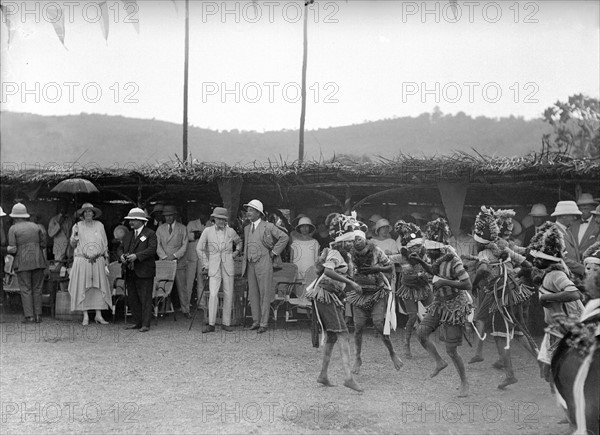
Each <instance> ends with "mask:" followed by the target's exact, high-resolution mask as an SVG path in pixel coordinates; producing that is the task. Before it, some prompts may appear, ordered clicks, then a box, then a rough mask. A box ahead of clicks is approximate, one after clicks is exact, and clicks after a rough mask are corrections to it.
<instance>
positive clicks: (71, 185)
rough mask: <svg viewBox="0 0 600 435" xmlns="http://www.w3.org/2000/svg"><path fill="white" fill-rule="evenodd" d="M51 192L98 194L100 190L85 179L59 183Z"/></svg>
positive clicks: (72, 179) (73, 179)
mask: <svg viewBox="0 0 600 435" xmlns="http://www.w3.org/2000/svg"><path fill="white" fill-rule="evenodd" d="M51 192H58V193H72V194H77V193H94V192H98V189H97V188H96V186H94V184H93V183H92V182H91V181H89V180H86V179H84V178H69V179H68V180H63V181H61V182H60V183H58V184H57V185H56V186H54V188H52V190H51Z"/></svg>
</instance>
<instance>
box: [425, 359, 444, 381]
mask: <svg viewBox="0 0 600 435" xmlns="http://www.w3.org/2000/svg"><path fill="white" fill-rule="evenodd" d="M446 367H448V363H447V362H446V361H442V362H441V363H439V364H437V365H436V366H435V370H434V371H433V372H432V373H431V374H430V375H429V377H430V378H435V377H436V376H437V375H438V374H439V373H440V372H441V371H442V370H444V369H445V368H446Z"/></svg>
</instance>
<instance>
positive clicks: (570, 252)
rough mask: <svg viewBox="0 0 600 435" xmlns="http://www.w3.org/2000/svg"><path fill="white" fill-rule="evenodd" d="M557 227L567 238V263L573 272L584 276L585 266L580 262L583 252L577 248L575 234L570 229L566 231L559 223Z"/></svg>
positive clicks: (581, 276) (565, 258)
mask: <svg viewBox="0 0 600 435" xmlns="http://www.w3.org/2000/svg"><path fill="white" fill-rule="evenodd" d="M556 228H558V231H560V232H561V233H562V235H563V237H564V239H565V253H564V260H565V264H566V265H567V266H568V267H569V269H570V270H571V273H573V274H575V275H578V276H579V277H580V278H583V275H584V274H585V267H584V266H583V264H582V263H580V262H579V257H580V256H581V254H580V253H579V251H578V249H577V242H576V241H575V238H574V237H573V234H571V232H570V231H569V229H567V230H566V231H565V230H563V229H562V228H561V227H560V226H558V225H556Z"/></svg>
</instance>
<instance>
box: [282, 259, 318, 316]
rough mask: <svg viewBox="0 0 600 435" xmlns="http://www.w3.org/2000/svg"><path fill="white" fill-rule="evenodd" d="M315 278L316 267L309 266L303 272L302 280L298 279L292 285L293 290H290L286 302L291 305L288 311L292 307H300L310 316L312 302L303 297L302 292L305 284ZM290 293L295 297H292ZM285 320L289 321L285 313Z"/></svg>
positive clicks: (304, 290) (296, 308) (292, 308)
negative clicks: (293, 285) (295, 283)
mask: <svg viewBox="0 0 600 435" xmlns="http://www.w3.org/2000/svg"><path fill="white" fill-rule="evenodd" d="M316 279H317V269H316V268H315V266H311V267H309V268H308V269H307V270H306V272H305V273H304V282H302V281H298V285H297V286H295V287H294V289H293V292H291V294H290V295H289V296H288V303H289V305H291V307H290V309H289V311H292V310H294V309H295V310H298V308H302V309H304V310H306V311H307V312H308V315H309V318H310V315H311V310H312V303H311V301H309V300H308V299H307V298H306V297H304V293H305V292H306V286H307V285H309V284H310V283H311V282H313V281H314V280H316ZM292 295H293V296H295V297H292ZM286 314H287V313H286ZM286 321H290V320H289V319H288V316H287V315H286Z"/></svg>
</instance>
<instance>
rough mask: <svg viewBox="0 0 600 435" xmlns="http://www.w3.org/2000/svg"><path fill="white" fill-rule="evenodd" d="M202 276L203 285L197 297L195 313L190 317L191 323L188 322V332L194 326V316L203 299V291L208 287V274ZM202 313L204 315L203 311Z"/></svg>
mask: <svg viewBox="0 0 600 435" xmlns="http://www.w3.org/2000/svg"><path fill="white" fill-rule="evenodd" d="M202 275H203V276H204V277H205V280H204V285H203V286H202V291H201V292H200V296H198V300H197V301H196V311H194V315H193V316H192V321H191V322H190V327H189V328H188V331H191V330H192V325H193V324H194V320H195V319H196V314H198V310H199V309H200V302H201V301H202V298H203V297H204V291H205V290H206V287H207V286H208V281H209V280H208V273H206V274H204V273H203V274H202ZM202 312H203V313H204V310H203V311H202Z"/></svg>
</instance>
